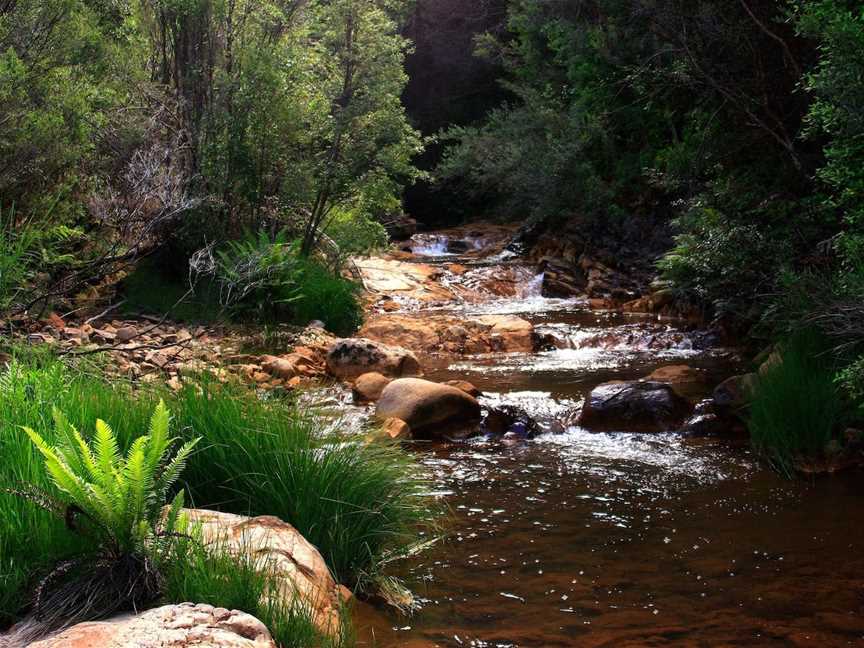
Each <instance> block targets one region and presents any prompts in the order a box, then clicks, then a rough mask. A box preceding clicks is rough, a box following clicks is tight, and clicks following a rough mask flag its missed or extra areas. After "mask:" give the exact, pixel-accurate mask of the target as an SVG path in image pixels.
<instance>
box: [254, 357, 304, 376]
mask: <svg viewBox="0 0 864 648" xmlns="http://www.w3.org/2000/svg"><path fill="white" fill-rule="evenodd" d="M296 360H297V359H296V358H278V357H276V356H271V355H264V356H261V358H260V360H259V362H260V363H261V368H262V369H263V370H264V371H265V372H266V373H268V374H270V375H271V376H276V377H277V378H282V379H285V380H289V379H291V378H293V377H294V376H296V375H298V374H299V373H300V372H299V371H298V369H297V364H298V363H297V362H296Z"/></svg>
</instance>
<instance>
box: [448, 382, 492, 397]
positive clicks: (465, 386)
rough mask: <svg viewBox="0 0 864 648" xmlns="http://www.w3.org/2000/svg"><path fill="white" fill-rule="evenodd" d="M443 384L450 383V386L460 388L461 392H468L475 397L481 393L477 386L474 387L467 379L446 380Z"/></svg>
mask: <svg viewBox="0 0 864 648" xmlns="http://www.w3.org/2000/svg"><path fill="white" fill-rule="evenodd" d="M443 384H445V385H450V386H451V387H455V388H456V389H461V390H462V391H463V392H465V393H466V394H468V395H469V396H473V397H474V398H477V397H479V396H482V395H483V392H481V391H480V390H479V389H477V387H475V386H474V385H473V384H472V383H470V382H468V381H467V380H447V381H445V382H444V383H443Z"/></svg>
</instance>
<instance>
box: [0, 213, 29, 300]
mask: <svg viewBox="0 0 864 648" xmlns="http://www.w3.org/2000/svg"><path fill="white" fill-rule="evenodd" d="M37 240H38V233H37V231H36V230H35V228H34V227H33V226H32V225H31V224H30V223H29V222H18V221H16V219H15V211H14V209H10V210H9V212H8V214H5V215H4V213H3V211H2V207H0V311H3V310H5V309H6V308H8V307H9V306H11V305H12V304H13V302H15V300H16V297H17V296H18V295H19V293H20V291H21V290H22V289H23V288H24V285H25V282H26V281H27V280H28V279H29V278H30V275H31V273H32V272H33V267H34V262H35V260H36V255H35V246H36V241H37Z"/></svg>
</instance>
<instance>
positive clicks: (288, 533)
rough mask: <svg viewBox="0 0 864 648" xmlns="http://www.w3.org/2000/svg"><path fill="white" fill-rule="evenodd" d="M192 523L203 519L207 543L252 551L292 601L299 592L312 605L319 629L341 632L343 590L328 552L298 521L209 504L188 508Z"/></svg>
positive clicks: (239, 552)
mask: <svg viewBox="0 0 864 648" xmlns="http://www.w3.org/2000/svg"><path fill="white" fill-rule="evenodd" d="M184 512H185V513H186V516H187V517H188V519H189V522H190V523H191V524H192V525H200V527H201V534H202V542H203V543H204V545H205V546H213V547H217V548H218V549H219V551H226V552H228V553H231V554H235V555H238V556H240V555H243V556H251V557H252V558H253V559H254V560H255V564H256V566H257V567H259V568H260V569H261V570H266V571H269V572H270V573H271V574H272V575H273V576H274V577H275V578H276V579H277V581H278V582H279V595H280V596H281V597H282V599H283V600H284V601H286V602H291V601H293V600H295V599H297V598H299V599H300V602H301V603H302V605H303V606H304V607H305V608H307V609H309V610H310V612H311V618H312V620H313V621H314V623H315V625H316V626H317V627H318V629H319V630H320V631H321V632H322V633H324V634H328V635H333V634H335V633H336V632H338V630H339V627H340V623H341V619H340V612H339V610H340V600H341V599H340V590H339V586H338V585H337V583H336V581H335V580H333V576H332V575H331V574H330V570H329V569H328V568H327V564H326V563H325V562H324V558H322V557H321V554H320V553H318V550H317V549H316V548H315V547H314V546H313V545H311V544H310V543H309V542H308V541H307V540H306V539H305V538H304V537H303V536H302V535H300V533H299V532H298V531H297V529H295V528H294V527H293V526H291V525H290V524H288V523H287V522H283V521H282V520H280V519H279V518H276V517H273V516H269V515H266V516H260V517H254V518H249V517H245V516H243V515H232V514H230V513H220V512H217V511H207V510H203V509H186V510H184Z"/></svg>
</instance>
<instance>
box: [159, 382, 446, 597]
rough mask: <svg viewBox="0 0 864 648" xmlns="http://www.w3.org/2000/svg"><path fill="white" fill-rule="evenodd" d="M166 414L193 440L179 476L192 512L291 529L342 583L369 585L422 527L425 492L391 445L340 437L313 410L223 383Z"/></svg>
mask: <svg viewBox="0 0 864 648" xmlns="http://www.w3.org/2000/svg"><path fill="white" fill-rule="evenodd" d="M199 389H200V390H201V391H199ZM175 409H176V410H177V411H178V412H179V416H180V422H181V424H182V425H183V426H184V427H188V428H189V429H190V430H191V431H192V433H193V434H195V435H200V436H202V442H201V443H202V449H201V451H200V452H199V453H197V454H196V455H195V456H193V457H192V459H191V460H190V462H189V465H188V467H187V470H186V473H185V476H186V480H187V488H188V490H189V492H190V495H191V497H192V500H193V501H194V502H195V505H196V506H202V505H203V506H206V507H211V508H219V509H220V510H223V511H228V512H232V513H239V514H243V515H275V516H277V517H279V518H281V519H283V520H286V521H287V522H290V523H291V524H292V525H294V527H295V528H296V529H297V530H298V531H299V532H300V533H301V534H302V535H303V536H304V537H305V538H306V539H307V540H309V542H311V543H312V544H314V545H315V546H316V547H317V548H318V550H319V551H320V552H321V554H322V555H323V556H324V559H325V561H326V562H327V564H328V566H329V567H330V569H331V570H332V571H333V574H334V576H335V577H336V579H337V580H338V581H340V582H342V583H344V584H347V585H349V586H351V587H355V588H360V589H363V588H364V587H366V586H369V585H371V584H372V582H373V581H375V580H376V579H377V578H378V576H379V575H380V571H381V567H382V565H383V564H385V563H386V562H387V561H389V560H391V559H393V558H395V557H398V555H400V554H401V553H403V552H405V551H408V550H409V549H410V548H411V547H412V546H414V545H415V544H416V543H417V542H419V541H420V540H421V538H422V535H421V533H422V529H423V527H424V526H428V525H429V523H430V522H431V519H432V516H433V512H431V511H430V510H429V501H428V499H427V498H426V497H425V496H424V495H423V492H424V491H425V490H426V484H425V482H424V480H423V479H422V477H421V476H419V474H418V469H417V465H416V464H415V462H414V461H413V459H412V458H411V456H410V455H408V454H407V453H405V452H404V451H403V450H401V449H399V448H398V447H396V446H392V445H378V444H366V443H364V442H363V440H362V439H352V438H346V437H344V436H340V435H338V434H337V427H338V423H337V424H335V425H334V424H332V423H329V424H328V422H327V421H326V420H324V419H322V418H321V417H320V416H318V415H316V413H315V412H311V411H303V410H302V409H301V408H300V407H297V406H292V405H285V404H281V405H280V404H276V403H274V404H270V403H266V402H262V401H260V400H256V399H250V398H249V397H248V394H247V392H245V390H243V389H242V388H232V387H230V386H225V385H219V384H203V385H201V386H200V387H195V388H193V387H190V388H187V389H184V390H183V391H182V392H181V393H180V394H179V396H178V400H177V403H176V405H175Z"/></svg>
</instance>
